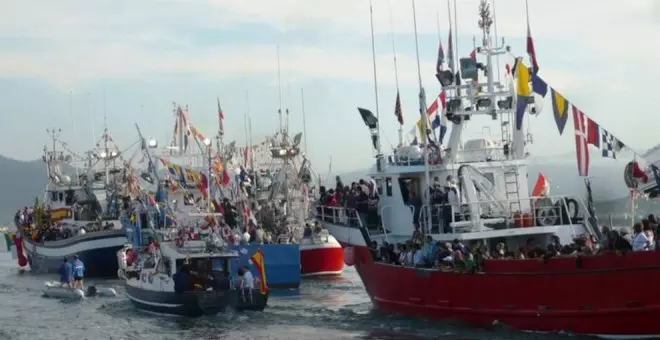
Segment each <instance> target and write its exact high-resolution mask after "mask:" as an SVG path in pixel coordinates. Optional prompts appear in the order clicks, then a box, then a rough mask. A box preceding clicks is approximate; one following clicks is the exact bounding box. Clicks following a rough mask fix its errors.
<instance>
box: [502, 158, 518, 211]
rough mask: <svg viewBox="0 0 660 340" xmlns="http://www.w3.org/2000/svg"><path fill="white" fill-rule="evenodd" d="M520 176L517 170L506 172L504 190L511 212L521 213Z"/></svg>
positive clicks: (510, 169) (511, 169)
mask: <svg viewBox="0 0 660 340" xmlns="http://www.w3.org/2000/svg"><path fill="white" fill-rule="evenodd" d="M519 179H520V176H519V174H518V169H517V168H509V169H506V170H504V190H505V192H504V193H505V195H506V199H507V201H508V202H509V210H510V211H511V212H520V210H521V205H520V184H519V182H518V181H519Z"/></svg>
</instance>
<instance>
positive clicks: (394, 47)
mask: <svg viewBox="0 0 660 340" xmlns="http://www.w3.org/2000/svg"><path fill="white" fill-rule="evenodd" d="M388 4H389V12H390V13H389V14H390V35H391V37H392V56H393V57H392V59H393V62H394V83H395V85H396V94H397V96H398V95H399V68H398V67H397V62H396V43H395V41H394V21H393V19H392V0H389V1H388ZM374 65H375V63H374ZM402 145H403V124H399V146H402Z"/></svg>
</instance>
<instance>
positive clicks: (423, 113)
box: [411, 0, 431, 236]
mask: <svg viewBox="0 0 660 340" xmlns="http://www.w3.org/2000/svg"><path fill="white" fill-rule="evenodd" d="M411 1H412V10H413V26H414V28H415V53H416V56H417V78H418V80H419V115H420V117H421V119H422V126H424V132H423V133H424V134H426V136H425V137H424V136H420V138H423V140H426V143H425V144H426V145H424V177H425V181H426V183H425V184H423V185H422V186H421V187H422V188H428V187H429V186H430V185H431V174H430V173H429V146H430V143H431V140H430V136H429V135H430V134H429V133H428V132H429V131H428V128H429V127H428V122H429V119H428V116H427V115H426V94H425V93H424V87H423V86H422V70H421V66H420V63H419V40H418V38H417V10H416V9H415V0H411ZM422 193H424V196H425V197H426V205H427V206H430V203H431V200H430V199H431V197H430V195H429V192H428V190H420V192H419V193H418V194H420V195H421V194H422ZM422 199H424V197H422ZM426 226H431V214H429V213H427V214H426ZM421 232H422V236H424V235H425V234H426V227H422V228H421Z"/></svg>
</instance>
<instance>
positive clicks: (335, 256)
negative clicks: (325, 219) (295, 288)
mask: <svg viewBox="0 0 660 340" xmlns="http://www.w3.org/2000/svg"><path fill="white" fill-rule="evenodd" d="M343 269H344V251H343V249H342V246H341V244H339V242H337V240H336V239H335V238H334V237H332V235H330V233H328V231H327V230H322V231H321V232H318V233H315V234H314V235H313V236H312V237H310V238H303V239H301V240H300V273H301V275H302V276H334V275H341V272H342V270H343Z"/></svg>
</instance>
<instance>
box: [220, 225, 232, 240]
mask: <svg viewBox="0 0 660 340" xmlns="http://www.w3.org/2000/svg"><path fill="white" fill-rule="evenodd" d="M229 235H231V229H229V227H224V228H222V237H224V238H228V237H229Z"/></svg>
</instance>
